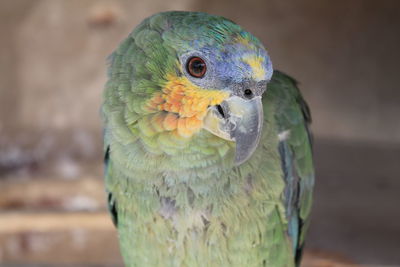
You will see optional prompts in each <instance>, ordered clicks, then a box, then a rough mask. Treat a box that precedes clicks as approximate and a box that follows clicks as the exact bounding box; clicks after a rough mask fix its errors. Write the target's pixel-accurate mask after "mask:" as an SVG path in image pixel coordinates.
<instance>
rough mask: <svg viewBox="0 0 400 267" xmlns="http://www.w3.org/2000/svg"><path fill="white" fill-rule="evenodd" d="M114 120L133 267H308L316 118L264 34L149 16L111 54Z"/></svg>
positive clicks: (113, 146) (114, 177) (118, 182)
mask: <svg viewBox="0 0 400 267" xmlns="http://www.w3.org/2000/svg"><path fill="white" fill-rule="evenodd" d="M264 91H265V92H264ZM102 114H103V121H104V151H105V184H106V191H107V193H108V204H109V210H110V213H111V216H112V218H113V222H114V224H115V225H116V227H117V229H118V233H119V239H120V249H121V253H122V256H123V258H124V261H125V264H126V266H139V267H145V266H151V267H156V266H162V267H169V266H188V267H196V266H199V267H200V266H218V267H220V266H240V267H243V266H246V267H252V266H269V267H275V266H276V267H281V266H282V267H283V266H296V265H298V264H299V261H300V256H301V249H302V247H303V244H304V235H305V232H306V228H307V225H308V222H309V215H310V208H311V202H312V188H313V182H314V170H313V162H312V151H311V135H310V132H309V129H308V124H309V123H310V120H311V119H310V113H309V110H308V107H307V104H306V102H305V101H304V100H303V98H302V96H301V94H300V92H299V90H298V88H297V84H296V81H295V80H293V79H292V78H290V77H289V76H287V75H285V74H283V73H281V72H279V71H273V69H272V63H271V60H270V58H269V56H268V54H267V52H266V50H265V49H264V47H263V45H262V44H261V42H260V41H258V39H256V38H255V37H254V36H253V35H251V34H250V33H248V32H247V31H245V30H243V29H242V28H241V27H240V26H238V25H237V24H235V23H234V22H232V21H230V20H227V19H225V18H222V17H219V16H213V15H208V14H206V13H200V12H178V11H172V12H164V13H159V14H156V15H153V16H151V17H149V18H147V19H145V20H144V21H143V22H142V23H141V24H140V25H139V26H137V27H136V28H135V29H134V31H133V32H132V33H131V34H129V36H128V37H127V38H126V39H125V40H124V41H123V42H122V43H121V44H120V46H119V47H118V48H117V49H116V51H115V52H114V53H113V54H112V56H111V57H110V66H109V79H108V82H107V84H106V87H105V91H104V101H103V106H102Z"/></svg>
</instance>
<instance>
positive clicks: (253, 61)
mask: <svg viewBox="0 0 400 267" xmlns="http://www.w3.org/2000/svg"><path fill="white" fill-rule="evenodd" d="M264 60H265V59H264V58H263V57H259V56H256V55H250V56H246V57H245V58H243V62H244V63H246V64H248V65H249V66H250V68H251V70H252V71H253V78H255V79H257V80H262V79H264V77H265V75H266V72H265V68H264V66H263V63H264Z"/></svg>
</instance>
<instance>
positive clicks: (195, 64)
mask: <svg viewBox="0 0 400 267" xmlns="http://www.w3.org/2000/svg"><path fill="white" fill-rule="evenodd" d="M204 66H205V64H204V62H203V61H201V60H193V61H192V64H191V70H192V72H193V73H194V74H197V75H201V74H202V72H203V70H204Z"/></svg>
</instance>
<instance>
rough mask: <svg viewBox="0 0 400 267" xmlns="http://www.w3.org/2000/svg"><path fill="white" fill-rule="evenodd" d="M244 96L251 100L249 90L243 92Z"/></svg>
mask: <svg viewBox="0 0 400 267" xmlns="http://www.w3.org/2000/svg"><path fill="white" fill-rule="evenodd" d="M244 96H245V97H247V98H251V97H252V96H253V91H251V90H250V89H246V90H244Z"/></svg>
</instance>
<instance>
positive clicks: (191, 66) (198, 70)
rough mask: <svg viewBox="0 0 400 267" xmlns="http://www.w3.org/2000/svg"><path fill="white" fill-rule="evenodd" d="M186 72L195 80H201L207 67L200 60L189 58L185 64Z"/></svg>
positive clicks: (198, 58)
mask: <svg viewBox="0 0 400 267" xmlns="http://www.w3.org/2000/svg"><path fill="white" fill-rule="evenodd" d="M186 70H187V72H188V73H189V74H190V75H191V76H193V77H195V78H203V77H204V75H205V74H206V71H207V65H206V62H205V61H204V60H203V59H202V58H200V57H191V58H189V59H188V61H187V63H186Z"/></svg>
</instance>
